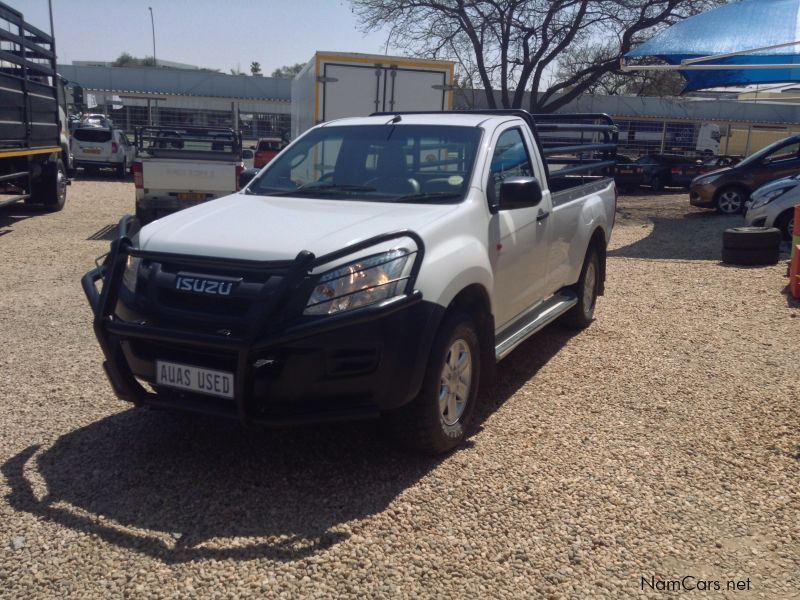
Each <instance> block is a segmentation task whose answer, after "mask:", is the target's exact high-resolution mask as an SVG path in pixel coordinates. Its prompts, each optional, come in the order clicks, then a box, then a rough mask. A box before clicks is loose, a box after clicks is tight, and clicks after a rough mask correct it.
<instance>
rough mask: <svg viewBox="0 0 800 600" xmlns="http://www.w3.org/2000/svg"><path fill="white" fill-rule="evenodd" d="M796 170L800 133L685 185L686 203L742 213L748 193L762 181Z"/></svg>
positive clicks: (799, 158)
mask: <svg viewBox="0 0 800 600" xmlns="http://www.w3.org/2000/svg"><path fill="white" fill-rule="evenodd" d="M797 173H800V135H793V136H791V137H788V138H784V139H782V140H778V141H777V142H775V143H774V144H770V145H769V146H767V147H766V148H763V149H761V150H759V151H758V152H756V153H755V154H751V155H750V156H748V157H747V158H745V159H744V160H743V161H742V162H740V163H739V164H738V165H734V166H732V167H726V168H724V169H719V170H716V171H712V172H710V173H705V174H703V175H700V176H699V177H697V178H695V179H694V180H693V181H692V183H691V186H690V187H689V203H690V204H692V205H693V206H700V207H702V208H716V209H717V210H718V211H719V212H721V213H724V214H728V215H730V214H736V213H740V212H742V210H743V209H744V206H745V202H746V201H747V200H748V198H749V197H750V193H751V192H753V191H755V190H756V188H758V187H760V186H762V185H764V184H765V183H767V182H769V181H772V180H774V179H780V178H781V177H789V176H790V175H795V174H797Z"/></svg>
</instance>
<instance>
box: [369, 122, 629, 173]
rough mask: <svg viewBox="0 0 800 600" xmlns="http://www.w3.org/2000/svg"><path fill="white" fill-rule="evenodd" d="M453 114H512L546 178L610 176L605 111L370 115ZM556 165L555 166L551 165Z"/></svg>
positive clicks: (614, 138)
mask: <svg viewBox="0 0 800 600" xmlns="http://www.w3.org/2000/svg"><path fill="white" fill-rule="evenodd" d="M423 114H455V115H464V114H467V115H486V116H487V117H493V116H494V117H496V116H503V115H506V116H512V117H519V118H521V119H523V120H524V121H525V122H526V123H527V124H528V126H529V127H530V128H531V131H533V134H534V138H535V139H536V144H537V146H538V147H539V152H540V153H541V155H542V157H543V162H544V165H545V169H546V171H547V176H548V178H549V179H550V180H553V179H566V178H567V177H575V176H593V177H597V176H606V177H612V176H613V174H614V168H615V165H616V162H617V160H616V157H617V142H618V139H619V130H618V128H617V126H616V125H615V124H614V121H613V119H612V118H611V117H610V116H609V115H607V114H605V113H564V114H533V113H530V112H528V111H527V110H523V109H521V108H498V109H486V110H450V111H441V112H440V111H435V112H434V111H407V112H404V111H400V112H376V113H372V115H370V116H374V117H392V116H402V115H423ZM556 166H558V167H559V168H553V167H556Z"/></svg>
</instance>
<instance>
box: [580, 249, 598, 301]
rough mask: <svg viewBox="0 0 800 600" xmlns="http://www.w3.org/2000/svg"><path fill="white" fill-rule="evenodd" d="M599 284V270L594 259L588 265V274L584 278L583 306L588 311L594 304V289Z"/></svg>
mask: <svg viewBox="0 0 800 600" xmlns="http://www.w3.org/2000/svg"><path fill="white" fill-rule="evenodd" d="M596 286H597V270H596V268H595V265H594V261H589V264H588V265H586V275H585V277H584V279H583V308H584V310H585V311H586V312H587V313H588V312H590V311H591V310H592V307H593V306H594V290H595V287H596Z"/></svg>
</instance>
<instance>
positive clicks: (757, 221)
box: [744, 204, 773, 227]
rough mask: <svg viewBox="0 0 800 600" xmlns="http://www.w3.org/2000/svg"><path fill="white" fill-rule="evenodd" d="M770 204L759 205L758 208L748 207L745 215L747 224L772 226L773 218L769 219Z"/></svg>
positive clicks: (751, 225) (750, 225) (749, 225)
mask: <svg viewBox="0 0 800 600" xmlns="http://www.w3.org/2000/svg"><path fill="white" fill-rule="evenodd" d="M768 207H769V205H768V204H765V205H763V206H759V207H758V208H756V209H752V208H748V209H747V212H746V213H745V215H744V221H745V225H747V226H748V227H772V226H773V223H772V219H768V217H769V213H768V211H767V208H768Z"/></svg>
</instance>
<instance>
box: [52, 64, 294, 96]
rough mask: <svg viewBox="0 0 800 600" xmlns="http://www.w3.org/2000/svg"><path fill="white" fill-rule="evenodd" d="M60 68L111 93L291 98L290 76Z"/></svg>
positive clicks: (85, 84)
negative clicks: (278, 77) (286, 77)
mask: <svg viewBox="0 0 800 600" xmlns="http://www.w3.org/2000/svg"><path fill="white" fill-rule="evenodd" d="M58 72H59V73H60V74H61V76H62V77H65V78H66V79H67V80H68V81H70V82H73V83H77V84H79V85H80V86H82V87H85V88H88V89H93V90H104V91H108V92H111V93H116V92H122V93H131V92H136V93H149V94H170V95H182V96H207V97H219V98H243V99H248V100H279V101H285V102H289V101H290V100H291V79H277V78H274V77H253V76H251V75H226V74H224V73H213V72H208V71H191V70H183V69H158V68H153V67H99V66H84V65H58Z"/></svg>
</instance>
